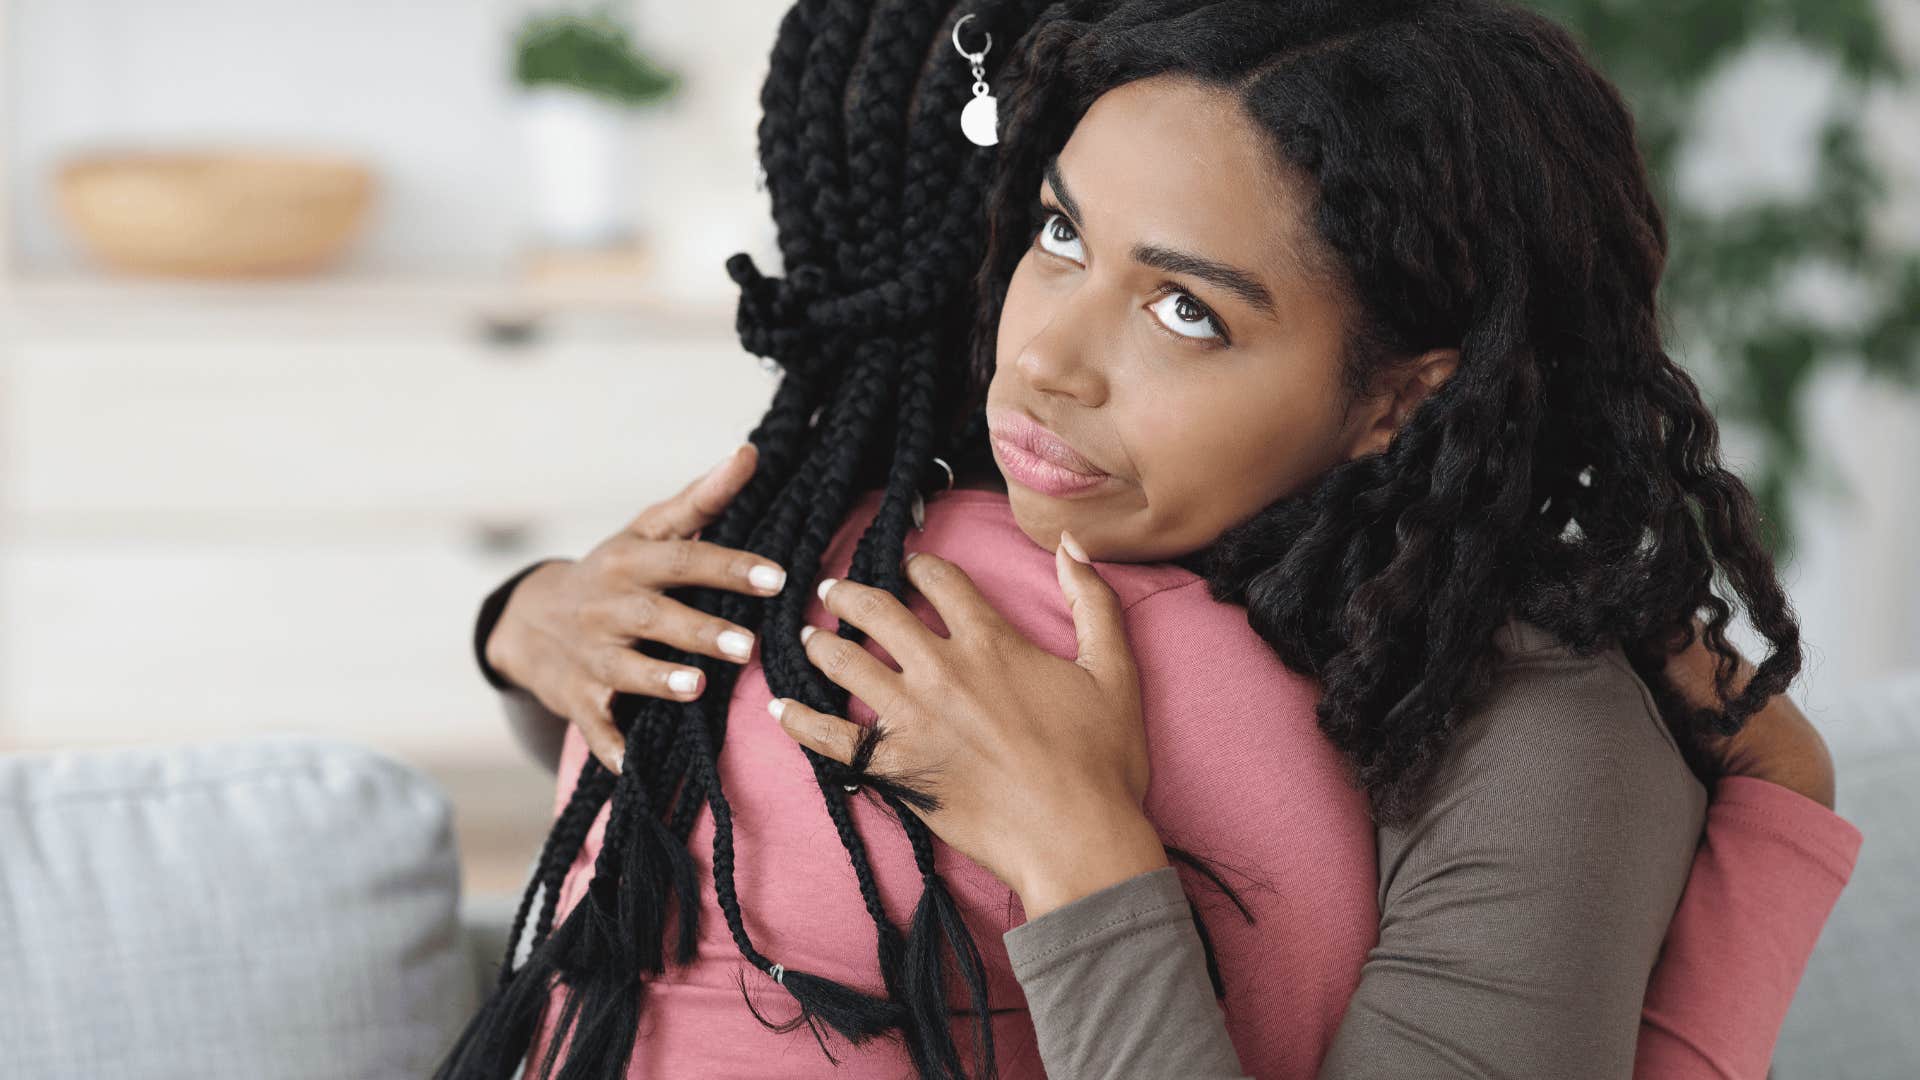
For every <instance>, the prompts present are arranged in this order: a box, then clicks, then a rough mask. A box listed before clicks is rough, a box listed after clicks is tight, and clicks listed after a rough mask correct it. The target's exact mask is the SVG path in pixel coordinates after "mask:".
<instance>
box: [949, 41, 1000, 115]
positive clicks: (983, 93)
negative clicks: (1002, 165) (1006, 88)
mask: <svg viewBox="0 0 1920 1080" xmlns="http://www.w3.org/2000/svg"><path fill="white" fill-rule="evenodd" d="M971 18H973V14H972V13H971V12H969V13H968V14H965V15H962V16H960V22H956V23H954V24H953V47H954V48H955V49H958V50H959V51H960V55H961V56H964V57H966V58H967V62H968V63H970V64H972V65H973V100H972V101H969V102H967V107H966V108H964V109H961V110H960V130H961V132H962V133H963V134H965V135H966V137H967V138H968V139H969V140H971V141H972V142H973V143H974V145H976V146H992V145H993V144H994V143H997V142H999V141H1000V113H999V109H998V106H997V103H996V102H995V101H994V97H993V94H992V92H991V90H990V89H989V88H988V86H987V68H986V63H985V61H986V59H987V50H988V49H991V48H993V35H992V34H988V35H987V43H986V44H985V45H983V46H981V47H980V51H979V52H977V53H973V52H968V51H967V50H966V47H965V46H963V45H961V44H960V25H961V23H964V22H966V21H967V20H968V19H971Z"/></svg>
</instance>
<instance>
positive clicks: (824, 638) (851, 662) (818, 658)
mask: <svg viewBox="0 0 1920 1080" xmlns="http://www.w3.org/2000/svg"><path fill="white" fill-rule="evenodd" d="M800 649H801V651H802V652H804V653H806V654H807V660H808V662H810V663H811V664H813V666H814V667H817V668H819V669H820V673H821V674H822V675H825V676H826V677H827V678H829V679H832V680H833V681H834V682H835V683H836V684H838V685H840V686H843V687H845V688H846V690H847V692H848V693H850V694H852V695H853V696H854V697H857V698H859V699H860V700H861V701H864V702H866V703H867V704H868V705H870V706H872V708H873V712H874V715H875V716H891V715H893V713H894V709H893V703H894V699H895V697H897V696H898V695H899V693H900V673H899V672H897V671H895V670H893V669H892V668H890V667H888V666H887V665H886V663H885V662H884V661H882V660H881V659H880V658H879V657H877V656H875V655H873V654H872V653H870V652H868V651H867V650H866V647H865V646H862V645H858V644H855V643H854V642H851V641H848V640H847V639H846V638H843V637H841V636H840V635H839V634H836V633H833V632H831V631H827V630H822V629H820V628H819V627H817V626H812V625H807V626H802V627H801V628H800Z"/></svg>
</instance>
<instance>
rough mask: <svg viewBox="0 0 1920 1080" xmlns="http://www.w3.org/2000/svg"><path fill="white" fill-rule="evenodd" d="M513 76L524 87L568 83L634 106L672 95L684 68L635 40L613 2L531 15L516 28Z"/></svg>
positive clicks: (570, 85) (584, 90) (574, 87)
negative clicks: (655, 57)
mask: <svg viewBox="0 0 1920 1080" xmlns="http://www.w3.org/2000/svg"><path fill="white" fill-rule="evenodd" d="M513 76H514V80H515V81H516V82H518V83H519V84H520V85H521V86H523V87H529V88H530V87H535V86H565V87H570V88H572V89H575V90H580V91H583V92H585V93H589V94H593V95H595V96H597V97H600V98H603V99H605V100H607V101H611V102H613V103H615V104H618V105H629V106H631V105H644V104H647V103H649V102H654V101H658V100H660V99H662V98H665V97H668V96H669V95H671V94H672V93H673V92H674V91H675V90H677V89H678V88H679V85H680V76H679V74H678V73H676V72H673V71H669V70H666V69H664V68H662V67H660V66H659V65H657V64H655V63H654V62H653V61H652V60H650V59H648V57H647V56H646V55H645V54H644V53H642V52H641V51H640V50H639V49H638V48H636V47H635V46H634V44H633V42H632V39H631V37H630V35H629V34H628V31H627V27H626V25H625V23H623V22H622V21H621V20H620V19H618V18H617V17H615V16H614V14H613V13H612V11H611V10H610V9H609V8H608V7H601V8H600V9H598V10H595V11H594V12H592V13H590V14H578V13H572V12H547V13H540V14H534V15H529V16H528V17H527V18H526V19H525V20H524V21H523V22H522V23H521V24H520V28H519V30H518V31H516V32H515V34H514V62H513Z"/></svg>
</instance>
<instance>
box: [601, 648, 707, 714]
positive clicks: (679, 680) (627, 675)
mask: <svg viewBox="0 0 1920 1080" xmlns="http://www.w3.org/2000/svg"><path fill="white" fill-rule="evenodd" d="M586 669H587V676H588V678H590V679H591V680H593V684H594V686H595V687H596V689H599V690H601V691H602V692H603V695H604V690H605V688H608V687H612V688H614V689H618V690H621V691H623V692H625V693H629V694H642V695H644V696H646V697H657V698H666V699H668V700H670V701H692V700H693V699H694V698H697V697H699V696H700V694H701V691H703V690H705V689H706V678H705V676H704V674H703V673H702V672H701V671H700V669H699V668H697V667H689V666H685V665H681V664H672V663H668V662H667V661H665V660H661V659H659V658H658V657H653V656H648V655H646V654H645V653H642V652H639V651H637V650H635V649H634V648H633V647H632V646H631V645H604V646H600V647H599V648H596V649H594V650H593V651H592V652H591V653H589V654H587V660H586Z"/></svg>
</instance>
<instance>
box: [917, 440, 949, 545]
mask: <svg viewBox="0 0 1920 1080" xmlns="http://www.w3.org/2000/svg"><path fill="white" fill-rule="evenodd" d="M933 463H934V464H935V465H938V466H940V467H941V468H942V469H945V470H946V471H947V486H946V490H947V491H952V490H953V466H951V465H949V464H947V463H946V462H945V461H943V460H941V459H940V458H934V459H933ZM911 507H912V511H913V527H914V528H916V529H918V530H920V531H921V532H925V531H926V529H927V501H926V500H925V499H922V498H921V497H920V492H918V491H915V492H914V493H913V502H912V504H911Z"/></svg>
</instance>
